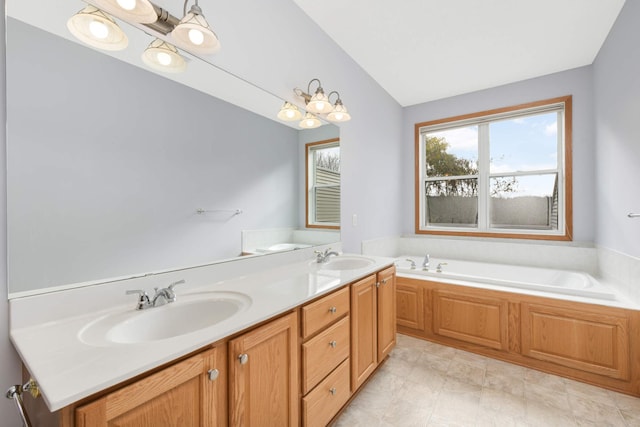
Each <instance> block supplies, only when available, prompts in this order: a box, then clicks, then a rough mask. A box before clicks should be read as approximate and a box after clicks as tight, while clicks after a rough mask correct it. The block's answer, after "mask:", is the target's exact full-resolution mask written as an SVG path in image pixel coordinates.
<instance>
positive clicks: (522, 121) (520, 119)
mask: <svg viewBox="0 0 640 427" xmlns="http://www.w3.org/2000/svg"><path fill="white" fill-rule="evenodd" d="M513 123H515V124H518V125H523V124H525V123H526V122H525V120H524V119H523V118H518V119H513Z"/></svg>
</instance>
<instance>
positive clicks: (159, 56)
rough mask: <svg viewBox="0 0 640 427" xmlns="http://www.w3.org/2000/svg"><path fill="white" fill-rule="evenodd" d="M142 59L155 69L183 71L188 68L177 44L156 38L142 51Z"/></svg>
mask: <svg viewBox="0 0 640 427" xmlns="http://www.w3.org/2000/svg"><path fill="white" fill-rule="evenodd" d="M142 61H143V62H144V63H145V64H147V65H148V66H149V67H151V68H153V69H154V70H158V71H164V72H167V73H181V72H183V71H184V70H185V69H186V68H187V63H186V62H185V60H184V58H183V57H182V56H180V54H179V53H178V49H176V47H175V46H173V45H171V44H169V43H167V42H166V41H164V40H161V39H155V40H154V41H152V42H151V44H149V46H148V47H147V48H146V49H145V50H144V52H143V53H142Z"/></svg>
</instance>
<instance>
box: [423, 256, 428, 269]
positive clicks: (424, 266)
mask: <svg viewBox="0 0 640 427" xmlns="http://www.w3.org/2000/svg"><path fill="white" fill-rule="evenodd" d="M422 269H423V270H424V271H429V254H426V255H425V256H424V261H422Z"/></svg>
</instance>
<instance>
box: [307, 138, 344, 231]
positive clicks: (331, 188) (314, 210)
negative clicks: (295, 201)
mask: <svg viewBox="0 0 640 427" xmlns="http://www.w3.org/2000/svg"><path fill="white" fill-rule="evenodd" d="M309 154H310V156H311V159H312V160H311V163H310V166H311V167H310V170H309V183H310V188H309V192H308V203H309V206H308V207H309V218H308V220H309V222H310V223H311V224H314V225H321V226H322V225H331V226H334V225H337V224H339V223H340V146H339V145H336V144H334V143H332V144H330V145H318V146H315V147H311V148H310V149H309Z"/></svg>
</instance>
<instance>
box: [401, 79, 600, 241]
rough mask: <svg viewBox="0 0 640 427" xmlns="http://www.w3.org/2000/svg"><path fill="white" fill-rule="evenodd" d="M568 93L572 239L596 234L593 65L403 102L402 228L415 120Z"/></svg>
mask: <svg viewBox="0 0 640 427" xmlns="http://www.w3.org/2000/svg"><path fill="white" fill-rule="evenodd" d="M564 95H573V212H574V215H573V236H574V241H576V242H593V241H594V238H595V196H594V186H595V176H594V173H593V170H594V167H595V158H594V153H595V140H594V135H593V134H594V128H593V110H592V109H593V102H594V100H593V90H592V67H591V66H587V67H581V68H576V69H573V70H569V71H564V72H561V73H556V74H551V75H548V76H543V77H538V78H535V79H530V80H525V81H522V82H517V83H513V84H509V85H504V86H498V87H495V88H491V89H486V90H482V91H478V92H473V93H468V94H464V95H459V96H455V97H451V98H446V99H442V100H437V101H433V102H427V103H424V104H419V105H415V106H412V107H407V108H405V114H404V117H403V122H404V123H403V131H404V132H403V139H402V147H403V164H405V165H412V166H411V167H407V168H405V169H404V173H403V176H402V194H403V206H404V209H403V221H404V222H403V232H404V233H406V234H413V233H414V232H415V227H414V224H415V218H414V206H415V203H414V188H415V187H414V182H415V175H414V168H413V158H414V124H415V123H420V122H426V121H429V120H436V119H440V118H446V117H453V116H457V115H461V114H468V113H474V112H478V111H484V110H491V109H494V108H500V107H508V106H512V105H518V104H523V103H527V102H531V101H539V100H543V99H548V98H555V97H558V96H564Z"/></svg>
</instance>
